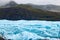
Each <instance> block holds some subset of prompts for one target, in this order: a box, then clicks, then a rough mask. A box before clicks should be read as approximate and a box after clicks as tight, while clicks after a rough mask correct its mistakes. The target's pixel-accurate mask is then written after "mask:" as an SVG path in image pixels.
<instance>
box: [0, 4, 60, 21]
mask: <svg viewBox="0 0 60 40" xmlns="http://www.w3.org/2000/svg"><path fill="white" fill-rule="evenodd" d="M0 19H6V20H50V21H60V13H59V12H49V11H43V10H41V9H36V8H33V7H32V6H28V5H23V4H20V5H17V6H15V7H9V8H0Z"/></svg>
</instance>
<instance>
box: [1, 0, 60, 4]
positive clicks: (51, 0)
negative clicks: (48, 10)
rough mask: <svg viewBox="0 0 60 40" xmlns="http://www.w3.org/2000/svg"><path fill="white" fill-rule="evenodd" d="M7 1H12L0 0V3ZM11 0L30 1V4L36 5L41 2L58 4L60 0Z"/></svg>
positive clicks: (24, 2)
mask: <svg viewBox="0 0 60 40" xmlns="http://www.w3.org/2000/svg"><path fill="white" fill-rule="evenodd" d="M9 1H12V0H0V5H4V4H6V3H8V2H9ZM13 1H15V2H17V3H19V4H22V3H23V4H26V3H32V4H37V5H42V4H55V5H60V0H13Z"/></svg>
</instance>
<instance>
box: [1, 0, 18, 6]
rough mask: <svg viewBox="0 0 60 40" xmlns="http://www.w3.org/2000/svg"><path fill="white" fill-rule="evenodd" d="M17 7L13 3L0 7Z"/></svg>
mask: <svg viewBox="0 0 60 40" xmlns="http://www.w3.org/2000/svg"><path fill="white" fill-rule="evenodd" d="M16 5H18V4H17V3H16V2H15V1H10V2H9V3H7V4H6V5H4V6H2V7H14V6H16Z"/></svg>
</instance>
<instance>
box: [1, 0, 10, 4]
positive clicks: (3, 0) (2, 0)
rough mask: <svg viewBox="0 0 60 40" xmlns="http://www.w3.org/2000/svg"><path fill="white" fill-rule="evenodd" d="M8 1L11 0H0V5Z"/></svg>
mask: <svg viewBox="0 0 60 40" xmlns="http://www.w3.org/2000/svg"><path fill="white" fill-rule="evenodd" d="M9 1H11V0H0V5H4V4H6V3H8V2H9Z"/></svg>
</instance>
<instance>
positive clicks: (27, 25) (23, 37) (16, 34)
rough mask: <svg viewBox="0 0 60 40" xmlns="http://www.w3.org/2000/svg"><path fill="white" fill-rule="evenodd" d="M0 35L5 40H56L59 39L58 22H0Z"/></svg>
mask: <svg viewBox="0 0 60 40" xmlns="http://www.w3.org/2000/svg"><path fill="white" fill-rule="evenodd" d="M0 35H1V36H3V37H4V38H6V40H7V39H11V40H39V39H49V40H53V39H54V38H55V40H57V38H60V21H41V20H31V21H27V20H19V21H9V20H0ZM52 38H53V39H52Z"/></svg>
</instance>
